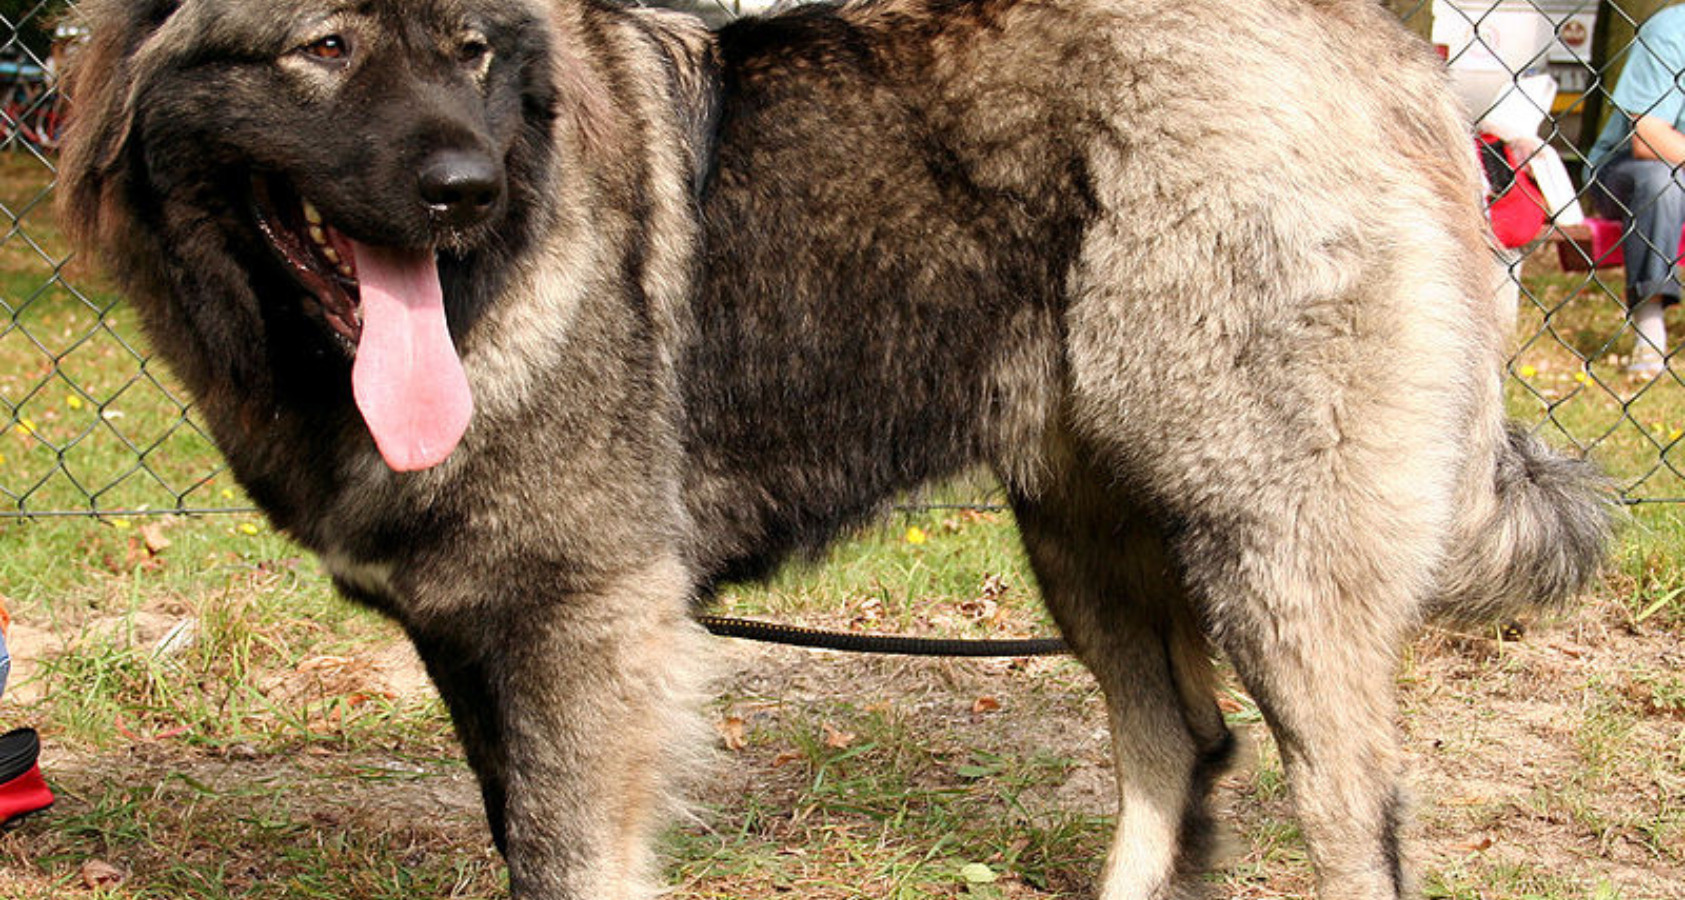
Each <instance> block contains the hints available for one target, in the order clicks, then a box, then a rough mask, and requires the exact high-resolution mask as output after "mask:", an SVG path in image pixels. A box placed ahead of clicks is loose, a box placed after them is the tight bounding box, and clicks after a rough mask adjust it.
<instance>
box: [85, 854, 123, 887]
mask: <svg viewBox="0 0 1685 900" xmlns="http://www.w3.org/2000/svg"><path fill="white" fill-rule="evenodd" d="M127 877H129V876H128V874H127V873H125V872H124V871H123V870H122V869H119V868H117V867H116V866H114V865H112V864H111V863H108V862H106V861H105V860H103V859H90V860H88V861H87V862H85V863H83V864H82V883H83V884H85V885H87V886H88V890H91V891H97V890H102V889H109V888H114V887H116V886H117V885H120V884H122V883H123V879H125V878H127Z"/></svg>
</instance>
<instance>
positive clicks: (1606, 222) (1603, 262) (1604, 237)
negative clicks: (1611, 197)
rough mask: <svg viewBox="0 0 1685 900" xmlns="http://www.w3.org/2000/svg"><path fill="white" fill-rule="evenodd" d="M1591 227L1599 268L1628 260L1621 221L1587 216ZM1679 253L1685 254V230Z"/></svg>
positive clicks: (1592, 246)
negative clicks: (1622, 241) (1623, 242)
mask: <svg viewBox="0 0 1685 900" xmlns="http://www.w3.org/2000/svg"><path fill="white" fill-rule="evenodd" d="M1586 227H1588V228H1590V229H1591V259H1592V262H1593V263H1594V264H1596V265H1597V266H1598V268H1603V267H1605V266H1618V265H1621V264H1623V263H1625V262H1626V254H1625V253H1622V252H1621V223H1620V222H1619V221H1617V220H1615V219H1598V218H1593V217H1590V216H1588V217H1586ZM1679 254H1680V255H1681V256H1685V232H1681V233H1680V235H1679Z"/></svg>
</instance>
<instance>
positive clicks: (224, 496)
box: [222, 488, 234, 500]
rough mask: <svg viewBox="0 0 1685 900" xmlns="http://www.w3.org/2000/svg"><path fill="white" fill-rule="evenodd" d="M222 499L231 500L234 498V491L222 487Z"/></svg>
mask: <svg viewBox="0 0 1685 900" xmlns="http://www.w3.org/2000/svg"><path fill="white" fill-rule="evenodd" d="M222 499H224V500H233V499H234V492H233V491H231V490H229V489H228V488H223V489H222Z"/></svg>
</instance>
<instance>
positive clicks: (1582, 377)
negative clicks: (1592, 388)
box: [1574, 372, 1591, 384]
mask: <svg viewBox="0 0 1685 900" xmlns="http://www.w3.org/2000/svg"><path fill="white" fill-rule="evenodd" d="M1574 380H1575V381H1578V382H1579V383H1581V384H1591V376H1590V375H1587V374H1586V373H1584V372H1575V373H1574Z"/></svg>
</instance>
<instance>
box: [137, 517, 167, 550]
mask: <svg viewBox="0 0 1685 900" xmlns="http://www.w3.org/2000/svg"><path fill="white" fill-rule="evenodd" d="M140 539H141V540H142V541H143V542H145V544H146V552H148V553H150V554H152V555H153V556H157V555H158V554H160V553H163V552H164V551H165V550H166V549H168V548H169V546H170V539H169V538H167V537H165V536H164V527H163V526H162V525H160V524H159V523H157V522H153V523H151V524H149V525H142V526H141V529H140Z"/></svg>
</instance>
